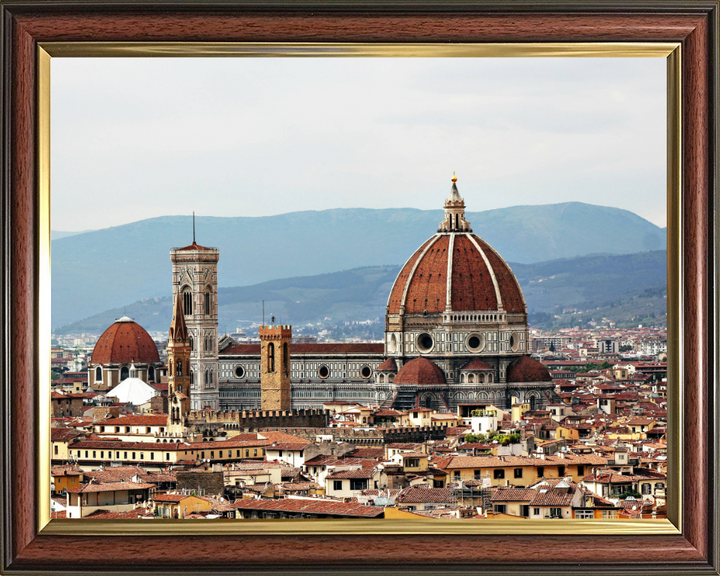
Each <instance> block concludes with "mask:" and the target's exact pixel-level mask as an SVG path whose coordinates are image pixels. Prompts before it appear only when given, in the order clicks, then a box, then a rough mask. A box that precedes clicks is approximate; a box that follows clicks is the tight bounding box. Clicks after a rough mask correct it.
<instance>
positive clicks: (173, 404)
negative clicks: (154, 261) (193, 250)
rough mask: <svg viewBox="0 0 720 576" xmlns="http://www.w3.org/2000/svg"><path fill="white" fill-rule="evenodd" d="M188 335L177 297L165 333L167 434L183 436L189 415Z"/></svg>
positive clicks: (189, 351)
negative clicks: (166, 338)
mask: <svg viewBox="0 0 720 576" xmlns="http://www.w3.org/2000/svg"><path fill="white" fill-rule="evenodd" d="M190 354H191V350H190V335H189V334H188V330H187V326H186V325H185V315H184V313H183V309H182V303H181V302H180V297H179V296H176V297H175V310H174V312H173V318H172V323H171V324H170V332H169V334H168V345H167V355H168V356H167V363H168V432H169V434H170V435H171V436H184V434H185V417H186V416H187V414H188V413H189V412H190Z"/></svg>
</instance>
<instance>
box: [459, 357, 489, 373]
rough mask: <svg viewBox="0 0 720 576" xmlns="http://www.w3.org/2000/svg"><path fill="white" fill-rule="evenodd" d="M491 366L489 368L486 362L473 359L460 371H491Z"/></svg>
mask: <svg viewBox="0 0 720 576" xmlns="http://www.w3.org/2000/svg"><path fill="white" fill-rule="evenodd" d="M492 369H493V368H492V366H490V365H489V364H488V363H487V362H485V361H483V360H480V358H473V359H472V360H470V362H468V363H467V364H465V366H463V367H462V368H460V370H492Z"/></svg>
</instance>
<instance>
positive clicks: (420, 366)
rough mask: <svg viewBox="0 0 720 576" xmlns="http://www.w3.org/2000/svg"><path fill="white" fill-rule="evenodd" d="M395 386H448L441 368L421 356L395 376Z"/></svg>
mask: <svg viewBox="0 0 720 576" xmlns="http://www.w3.org/2000/svg"><path fill="white" fill-rule="evenodd" d="M394 382H395V384H413V385H414V384H446V381H445V373H444V372H443V371H442V370H441V369H440V367H439V366H438V365H437V364H435V362H432V361H431V360H428V359H427V358H424V357H423V356H419V357H418V358H415V359H414V360H410V362H408V363H407V364H405V366H403V367H402V368H400V371H399V372H398V373H397V376H395V381H394Z"/></svg>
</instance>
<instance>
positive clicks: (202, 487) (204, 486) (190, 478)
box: [177, 472, 225, 496]
mask: <svg viewBox="0 0 720 576" xmlns="http://www.w3.org/2000/svg"><path fill="white" fill-rule="evenodd" d="M177 489H178V491H180V490H195V491H196V493H197V494H200V495H205V494H210V495H218V496H222V495H223V491H224V489H225V484H224V482H223V473H222V472H177Z"/></svg>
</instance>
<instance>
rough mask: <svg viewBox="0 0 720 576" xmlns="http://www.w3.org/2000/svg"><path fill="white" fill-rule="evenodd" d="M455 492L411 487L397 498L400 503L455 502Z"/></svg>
mask: <svg viewBox="0 0 720 576" xmlns="http://www.w3.org/2000/svg"><path fill="white" fill-rule="evenodd" d="M453 498H454V496H453V491H452V489H451V488H423V487H421V486H411V487H410V488H405V489H404V490H403V491H402V492H400V495H399V496H398V497H397V502H398V503H403V504H413V503H418V504H419V503H443V502H451V501H453Z"/></svg>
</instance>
